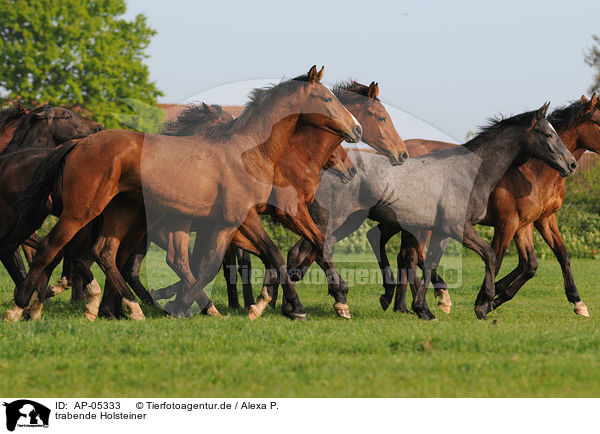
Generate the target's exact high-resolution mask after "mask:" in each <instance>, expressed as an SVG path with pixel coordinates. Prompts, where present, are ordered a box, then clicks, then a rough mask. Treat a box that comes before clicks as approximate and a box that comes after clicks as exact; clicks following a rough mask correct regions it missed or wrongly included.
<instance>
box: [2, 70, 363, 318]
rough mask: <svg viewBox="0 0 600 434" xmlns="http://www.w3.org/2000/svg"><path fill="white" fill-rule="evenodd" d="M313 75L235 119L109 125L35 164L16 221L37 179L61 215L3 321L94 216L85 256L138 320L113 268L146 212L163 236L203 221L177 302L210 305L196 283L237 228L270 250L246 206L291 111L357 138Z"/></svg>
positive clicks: (276, 89) (265, 176)
mask: <svg viewBox="0 0 600 434" xmlns="http://www.w3.org/2000/svg"><path fill="white" fill-rule="evenodd" d="M322 72H323V69H321V71H320V72H318V71H317V69H316V67H314V66H313V67H312V68H311V69H310V71H309V73H308V74H307V75H304V76H301V77H297V78H296V79H293V80H288V81H285V82H282V83H280V84H278V85H275V86H273V87H271V88H270V89H269V90H268V91H266V92H257V93H255V98H254V100H253V101H251V102H250V103H249V104H248V105H247V107H246V109H245V110H244V112H243V113H242V115H241V116H240V117H239V118H237V119H235V120H234V121H232V122H231V123H229V124H225V125H219V126H216V127H213V128H211V129H209V130H208V131H207V132H206V133H205V134H202V135H197V136H191V137H169V136H159V135H152V134H141V133H133V132H129V131H118V130H112V131H104V132H100V133H98V134H95V135H93V136H91V137H89V138H86V139H83V140H81V141H80V142H79V143H78V144H77V146H71V147H70V149H69V152H68V153H66V154H65V155H64V156H63V161H60V162H59V163H60V164H58V165H52V167H45V168H44V171H45V173H46V177H45V181H46V182H45V184H46V185H43V184H41V183H35V182H34V183H33V184H32V185H30V188H28V191H27V192H25V194H24V198H25V199H24V203H23V207H22V208H21V210H20V219H23V220H28V219H32V218H34V216H35V207H36V206H37V204H38V203H39V202H40V199H41V198H43V197H47V195H48V193H49V187H48V185H47V181H48V180H50V179H52V180H54V181H56V180H58V179H59V178H60V180H61V185H62V189H63V191H62V197H63V212H62V214H61V217H60V219H59V221H58V223H57V224H56V226H55V227H54V228H53V229H52V231H51V232H50V233H49V234H48V236H47V237H46V238H45V239H44V240H43V242H42V243H41V245H40V249H39V250H38V252H37V253H36V256H35V258H34V261H33V263H32V266H31V269H30V270H29V273H28V274H27V277H26V278H25V281H24V283H23V286H22V288H21V290H20V291H19V293H18V294H17V296H16V297H15V306H14V308H13V309H12V310H11V311H9V312H7V313H8V315H7V317H8V318H9V319H11V320H18V319H19V317H20V316H21V314H22V311H23V308H25V307H26V305H27V303H28V302H29V300H30V298H31V296H32V295H33V293H34V292H35V291H36V290H37V291H38V297H39V299H40V301H42V300H43V299H44V292H45V286H46V283H47V280H48V276H49V272H51V269H50V268H51V267H49V266H50V265H51V263H52V261H54V259H55V257H56V255H57V254H58V253H59V252H60V251H61V250H62V248H63V247H64V246H65V244H66V243H68V242H69V240H70V239H72V238H73V236H74V235H75V234H76V233H77V232H78V231H79V230H80V229H81V228H83V227H84V226H85V225H86V224H88V223H89V222H90V221H91V220H92V219H94V218H95V217H97V216H98V215H100V214H101V213H103V220H104V222H103V228H102V233H101V235H100V237H99V238H98V242H97V243H96V245H95V246H94V253H95V255H96V257H97V258H98V260H99V263H100V265H101V268H102V269H103V271H104V272H105V274H106V275H107V279H109V280H111V281H112V284H114V285H115V289H116V290H117V292H118V294H119V295H120V296H122V297H124V299H125V302H126V304H127V307H128V309H130V311H131V312H132V317H134V318H143V313H142V312H141V309H140V308H139V305H137V302H135V297H134V295H133V293H132V292H131V291H130V289H129V288H128V286H127V284H126V283H125V281H124V280H123V277H122V276H121V274H120V272H119V267H120V266H122V265H123V264H124V263H125V261H126V260H127V259H128V258H129V256H130V255H131V253H132V252H133V250H134V249H135V247H137V246H138V245H139V243H140V242H141V240H142V239H143V237H144V236H145V235H146V231H147V228H146V225H145V224H144V223H145V220H146V217H147V216H150V217H157V216H158V217H159V218H158V221H157V222H153V223H152V224H151V225H150V226H152V225H153V224H156V223H158V222H160V224H163V225H165V224H166V225H167V226H168V229H169V231H171V232H177V231H181V230H185V225H186V224H189V223H188V222H189V219H190V218H191V219H199V218H203V219H204V222H205V225H204V228H205V229H206V230H204V231H202V233H198V237H197V242H196V249H198V247H199V246H200V247H201V249H202V250H203V252H202V254H201V256H200V258H202V260H201V263H200V264H199V273H198V276H197V277H198V279H197V281H195V282H191V283H193V284H192V285H191V288H190V289H189V290H188V291H186V292H185V294H183V295H182V302H183V303H185V304H188V305H191V303H193V302H194V301H200V300H201V301H200V303H199V307H200V309H201V310H205V309H210V308H212V309H214V306H213V305H212V302H211V300H210V298H209V297H208V296H207V295H206V294H205V293H204V291H203V288H204V287H205V286H206V284H208V282H210V281H211V280H212V279H213V278H214V276H215V274H216V273H217V272H218V269H219V268H220V267H219V266H220V263H221V260H222V258H223V255H224V253H225V250H226V249H227V247H228V245H229V241H230V237H231V235H232V234H233V233H234V232H235V230H236V229H237V228H240V229H241V230H242V231H243V233H244V235H245V236H246V237H247V238H248V239H249V240H250V241H251V242H252V243H253V244H254V246H255V247H256V248H257V249H259V250H261V251H262V252H263V254H264V255H270V254H271V246H272V241H271V240H270V238H268V236H267V235H266V232H265V231H264V228H263V227H262V225H261V223H260V221H259V220H258V215H257V214H256V206H257V205H261V204H265V203H266V202H267V200H268V197H269V195H270V193H271V190H272V184H273V177H274V172H275V168H276V166H277V164H278V162H279V160H280V159H281V157H282V156H283V154H284V153H285V151H286V149H287V144H288V143H289V140H290V138H291V136H292V134H293V132H294V130H295V129H296V124H297V122H298V119H299V117H300V115H302V114H304V115H305V121H306V122H308V123H310V124H312V125H314V126H316V127H319V128H323V129H326V130H328V131H332V132H335V133H337V134H339V135H340V136H343V137H344V138H346V140H348V141H351V142H356V141H358V140H360V136H361V127H360V125H359V124H358V122H357V121H356V119H355V118H354V117H353V116H352V115H351V114H350V113H349V112H348V111H347V110H346V109H345V108H344V107H343V105H342V104H341V103H340V102H339V101H338V100H337V98H335V96H334V95H333V94H332V93H331V92H330V91H329V90H328V89H327V88H326V87H325V86H323V85H322V84H320V78H321V76H322ZM61 165H64V167H63V168H62V176H61V177H59V172H60V166H61ZM190 174H193V175H196V176H190ZM42 178H44V177H42ZM142 180H143V182H142ZM165 217H166V218H165ZM242 223H243V225H242ZM198 241H199V242H198ZM278 271H279V274H280V276H279V277H280V280H282V281H287V280H288V279H287V272H286V271H285V268H282V269H280V270H278ZM186 283H190V282H186ZM284 291H285V292H286V300H288V302H289V306H290V311H289V312H288V314H289V315H290V316H292V317H293V316H295V315H303V314H304V308H303V306H302V305H301V303H300V300H299V298H298V295H297V294H296V293H295V290H294V288H293V287H291V286H289V285H286V286H284ZM171 303H172V302H171ZM214 310H215V311H216V309H214ZM217 313H218V312H217Z"/></svg>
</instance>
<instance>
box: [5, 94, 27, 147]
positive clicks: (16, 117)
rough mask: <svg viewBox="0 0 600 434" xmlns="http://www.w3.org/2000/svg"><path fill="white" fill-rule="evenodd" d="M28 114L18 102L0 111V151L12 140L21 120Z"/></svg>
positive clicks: (25, 108)
mask: <svg viewBox="0 0 600 434" xmlns="http://www.w3.org/2000/svg"><path fill="white" fill-rule="evenodd" d="M28 113H29V109H28V108H27V107H25V106H24V105H23V104H21V103H19V102H15V103H12V104H10V105H7V106H5V107H3V108H2V110H1V111H0V151H3V150H4V148H6V145H8V143H9V142H10V141H11V140H12V138H13V136H14V135H15V131H16V129H17V125H18V123H19V121H20V120H21V118H23V117H24V116H25V115H27V114H28Z"/></svg>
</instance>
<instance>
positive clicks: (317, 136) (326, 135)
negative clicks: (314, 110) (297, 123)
mask: <svg viewBox="0 0 600 434" xmlns="http://www.w3.org/2000/svg"><path fill="white" fill-rule="evenodd" d="M341 143H342V139H341V138H340V137H339V136H337V135H335V134H332V133H330V132H327V131H324V130H321V129H318V128H315V127H308V126H306V127H301V128H297V129H296V131H295V132H294V135H293V136H292V139H291V142H290V148H291V149H292V150H293V151H295V154H296V155H297V156H299V158H301V159H302V160H303V163H304V164H305V165H310V167H311V168H312V169H314V170H316V171H317V173H318V171H320V170H321V169H322V168H323V166H325V164H327V161H329V157H331V154H333V151H334V150H335V148H337V147H338V146H339V145H340V144H341Z"/></svg>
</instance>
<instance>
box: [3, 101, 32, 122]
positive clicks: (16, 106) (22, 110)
mask: <svg viewBox="0 0 600 434" xmlns="http://www.w3.org/2000/svg"><path fill="white" fill-rule="evenodd" d="M26 114H27V107H25V106H24V105H22V104H20V103H17V102H14V103H12V104H9V105H7V106H5V107H2V110H0V128H4V127H5V126H6V125H7V124H9V123H10V122H13V121H15V120H17V119H20V118H22V117H23V116H25V115H26Z"/></svg>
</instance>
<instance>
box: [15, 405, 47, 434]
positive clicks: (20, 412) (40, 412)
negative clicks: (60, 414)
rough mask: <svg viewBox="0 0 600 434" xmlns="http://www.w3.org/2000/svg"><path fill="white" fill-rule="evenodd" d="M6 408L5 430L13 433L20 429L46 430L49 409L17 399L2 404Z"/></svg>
mask: <svg viewBox="0 0 600 434" xmlns="http://www.w3.org/2000/svg"><path fill="white" fill-rule="evenodd" d="M4 406H5V407H6V429H7V430H9V431H14V430H15V428H16V427H19V428H22V427H26V428H41V427H43V428H48V422H49V420H50V409H49V408H48V407H46V406H44V405H42V404H40V403H38V402H35V401H31V400H29V399H19V400H17V401H13V402H10V403H6V402H5V403H4Z"/></svg>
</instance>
